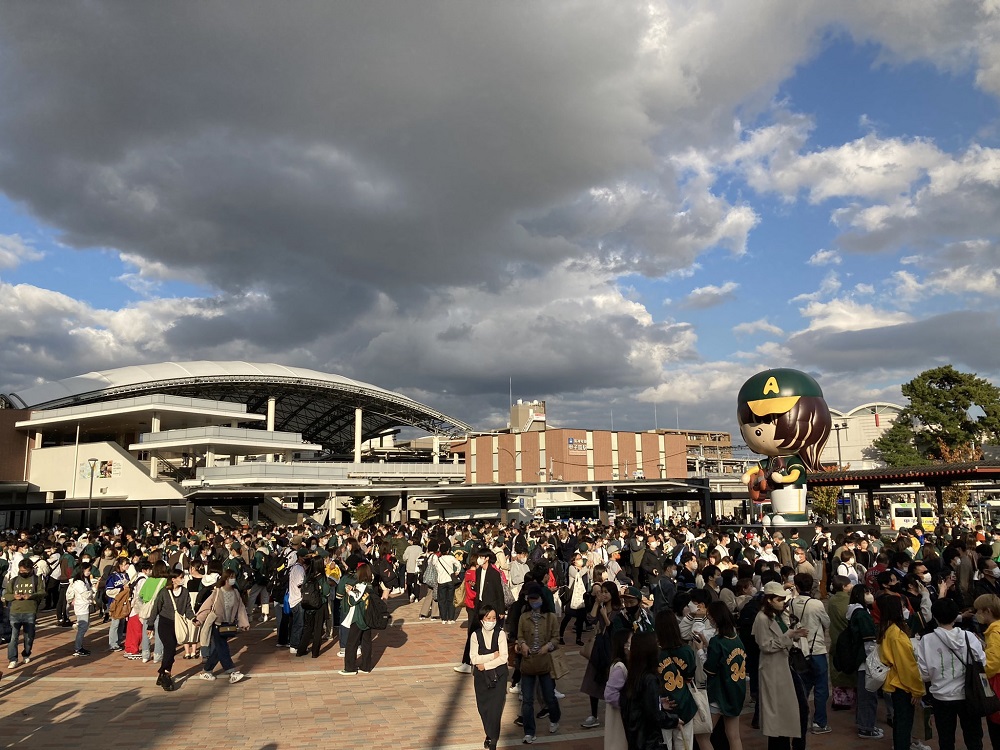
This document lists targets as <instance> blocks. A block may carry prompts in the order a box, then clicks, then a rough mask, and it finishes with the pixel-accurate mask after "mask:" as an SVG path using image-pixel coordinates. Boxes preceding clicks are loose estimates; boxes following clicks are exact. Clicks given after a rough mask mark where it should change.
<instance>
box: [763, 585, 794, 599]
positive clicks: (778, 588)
mask: <svg viewBox="0 0 1000 750" xmlns="http://www.w3.org/2000/svg"><path fill="white" fill-rule="evenodd" d="M762 591H763V592H764V596H780V597H781V598H782V599H784V600H785V601H788V600H789V599H791V598H792V592H791V591H786V590H785V589H784V587H783V586H782V585H781V584H780V583H777V582H775V581H769V582H768V583H765V584H764V588H763V589H762Z"/></svg>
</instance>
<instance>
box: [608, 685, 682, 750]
mask: <svg viewBox="0 0 1000 750" xmlns="http://www.w3.org/2000/svg"><path fill="white" fill-rule="evenodd" d="M636 693H637V694H636V695H634V696H630V695H627V694H625V693H624V692H623V693H622V696H621V708H622V724H623V725H624V726H625V738H626V739H627V741H628V750H660V749H661V748H662V747H663V732H662V731H661V730H662V729H673V728H674V727H676V726H677V715H676V714H670V713H667V712H666V711H664V710H663V709H661V708H660V681H659V679H658V678H657V676H656V675H655V674H653V673H649V674H645V675H643V677H642V681H641V682H640V683H639V689H638V690H637V691H636Z"/></svg>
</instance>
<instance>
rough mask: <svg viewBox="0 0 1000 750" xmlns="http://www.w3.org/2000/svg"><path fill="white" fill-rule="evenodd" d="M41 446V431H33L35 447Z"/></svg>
mask: <svg viewBox="0 0 1000 750" xmlns="http://www.w3.org/2000/svg"><path fill="white" fill-rule="evenodd" d="M41 447H42V433H41V432H36V433H35V448H41Z"/></svg>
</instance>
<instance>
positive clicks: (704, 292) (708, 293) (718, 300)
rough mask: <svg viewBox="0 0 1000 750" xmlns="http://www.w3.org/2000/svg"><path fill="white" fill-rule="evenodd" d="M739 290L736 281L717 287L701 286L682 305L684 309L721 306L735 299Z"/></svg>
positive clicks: (710, 285) (712, 285)
mask: <svg viewBox="0 0 1000 750" xmlns="http://www.w3.org/2000/svg"><path fill="white" fill-rule="evenodd" d="M739 288H740V285H739V284H737V283H736V282H735V281H727V282H725V283H724V284H722V285H721V286H715V285H714V284H709V285H707V286H700V287H697V288H696V289H692V290H691V292H690V293H689V294H688V296H687V297H685V298H684V301H683V302H682V303H681V304H682V306H683V307H689V308H695V309H702V308H706V307H715V306H716V305H721V304H723V303H725V302H729V301H730V300H732V299H735V297H736V290H737V289H739Z"/></svg>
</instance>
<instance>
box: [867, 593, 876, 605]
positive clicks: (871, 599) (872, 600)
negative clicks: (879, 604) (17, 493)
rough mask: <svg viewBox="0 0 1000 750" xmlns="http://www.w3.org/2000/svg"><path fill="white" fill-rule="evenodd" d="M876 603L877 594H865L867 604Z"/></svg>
mask: <svg viewBox="0 0 1000 750" xmlns="http://www.w3.org/2000/svg"><path fill="white" fill-rule="evenodd" d="M874 603H875V596H874V595H873V594H865V604H869V605H871V604H874Z"/></svg>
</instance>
